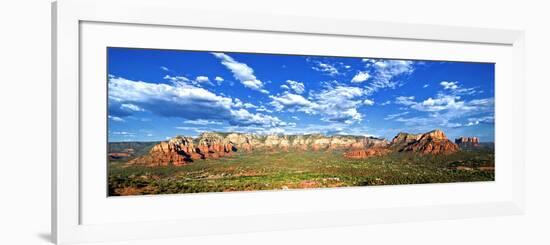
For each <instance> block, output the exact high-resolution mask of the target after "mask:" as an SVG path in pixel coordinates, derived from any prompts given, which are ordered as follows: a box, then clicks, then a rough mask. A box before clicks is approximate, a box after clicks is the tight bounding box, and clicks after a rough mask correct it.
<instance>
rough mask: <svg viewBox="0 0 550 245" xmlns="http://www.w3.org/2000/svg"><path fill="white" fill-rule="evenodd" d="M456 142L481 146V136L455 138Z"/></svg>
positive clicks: (461, 144)
mask: <svg viewBox="0 0 550 245" xmlns="http://www.w3.org/2000/svg"><path fill="white" fill-rule="evenodd" d="M455 143H456V144H457V145H459V146H479V138H477V137H460V138H456V139H455Z"/></svg>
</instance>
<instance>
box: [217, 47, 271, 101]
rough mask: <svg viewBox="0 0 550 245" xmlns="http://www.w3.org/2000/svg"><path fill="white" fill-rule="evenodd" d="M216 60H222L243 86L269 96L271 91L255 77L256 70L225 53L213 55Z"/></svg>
mask: <svg viewBox="0 0 550 245" xmlns="http://www.w3.org/2000/svg"><path fill="white" fill-rule="evenodd" d="M212 54H213V55H214V56H215V57H216V58H218V59H220V60H221V62H222V65H224V66H225V67H226V68H227V69H229V70H230V71H231V72H232V73H233V76H234V77H235V78H236V79H237V80H239V81H240V82H241V83H242V84H243V86H245V87H247V88H249V89H252V90H256V91H259V92H261V93H264V94H269V91H267V90H265V89H264V88H263V87H264V83H263V82H262V81H260V80H259V79H258V78H256V76H255V75H254V70H253V69H252V68H251V67H250V66H248V65H247V64H245V63H241V62H238V61H236V60H235V59H233V58H232V57H231V56H229V55H226V54H224V53H212Z"/></svg>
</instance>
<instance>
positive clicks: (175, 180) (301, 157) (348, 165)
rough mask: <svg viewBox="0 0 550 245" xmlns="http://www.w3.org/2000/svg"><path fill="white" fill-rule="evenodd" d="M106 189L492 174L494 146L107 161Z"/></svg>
mask: <svg viewBox="0 0 550 245" xmlns="http://www.w3.org/2000/svg"><path fill="white" fill-rule="evenodd" d="M108 171H109V180H108V181H109V195H111V196H113V195H141V194H173V193H197V192H223V191H248V190H273V189H287V188H289V189H296V188H323V187H341V186H371V185H399V184H421V183H449V182H471V181H493V180H494V178H495V177H494V176H495V175H494V154H493V151H492V150H480V151H462V152H458V153H454V154H451V155H424V156H422V155H417V154H412V153H393V154H390V155H386V156H381V157H372V158H368V159H361V160H353V159H346V158H344V156H343V154H342V152H339V151H326V152H324V151H320V152H313V151H310V152H298V151H296V152H293V151H291V152H277V153H271V152H260V151H254V152H251V153H235V154H234V155H233V156H231V157H224V158H220V159H207V160H197V161H195V162H193V163H192V164H189V165H185V166H177V167H176V166H168V167H145V166H135V165H127V164H124V162H117V161H111V162H109V166H108Z"/></svg>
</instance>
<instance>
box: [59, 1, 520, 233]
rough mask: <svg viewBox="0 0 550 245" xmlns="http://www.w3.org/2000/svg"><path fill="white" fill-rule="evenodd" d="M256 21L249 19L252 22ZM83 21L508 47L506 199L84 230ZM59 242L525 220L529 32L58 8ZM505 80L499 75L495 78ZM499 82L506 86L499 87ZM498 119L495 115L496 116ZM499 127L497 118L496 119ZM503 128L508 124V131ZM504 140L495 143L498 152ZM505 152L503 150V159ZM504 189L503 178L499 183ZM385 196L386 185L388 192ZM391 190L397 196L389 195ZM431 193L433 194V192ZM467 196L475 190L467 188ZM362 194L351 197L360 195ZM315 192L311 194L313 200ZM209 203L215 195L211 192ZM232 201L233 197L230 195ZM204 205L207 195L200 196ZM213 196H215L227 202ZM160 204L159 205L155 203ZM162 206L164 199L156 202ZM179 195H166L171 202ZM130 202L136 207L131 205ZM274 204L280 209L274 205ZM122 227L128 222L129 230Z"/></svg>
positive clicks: (90, 6)
mask: <svg viewBox="0 0 550 245" xmlns="http://www.w3.org/2000/svg"><path fill="white" fill-rule="evenodd" d="M252 19H253V20H254V21H250V20H252ZM83 23H111V24H112V23H114V24H124V25H131V26H138V27H139V26H144V27H145V26H148V27H151V26H153V27H155V26H163V27H173V28H193V29H211V30H224V31H244V32H265V33H274V34H276V33H287V34H293V35H294V34H296V35H316V36H337V37H342V38H346V37H349V38H379V39H388V40H410V41H430V42H432V41H433V42H438V43H442V45H444V44H445V43H448V44H449V45H451V44H456V43H465V44H476V45H488V46H503V47H506V49H507V50H509V51H510V52H511V53H510V55H509V56H506V57H510V60H509V62H510V66H509V68H510V69H507V71H506V72H508V73H509V75H510V77H509V78H507V79H508V80H501V81H507V82H506V83H503V82H500V84H501V86H505V87H503V89H501V90H500V91H501V92H499V89H498V87H497V91H496V97H497V104H498V103H499V102H498V101H499V96H500V100H501V101H506V100H508V101H511V99H512V98H511V97H510V93H507V92H502V91H514V98H513V102H514V103H509V104H506V105H507V109H506V110H505V111H504V112H502V113H503V114H506V118H509V119H510V120H509V121H510V122H508V124H507V125H508V126H507V128H506V132H507V133H508V136H507V137H508V138H507V139H508V141H507V143H502V144H508V145H509V146H510V147H513V149H514V151H513V152H512V151H510V152H508V153H507V154H509V157H507V160H508V161H509V162H510V163H511V164H510V166H509V178H507V179H506V183H505V184H506V185H504V186H505V187H502V188H504V189H502V188H501V189H500V190H501V191H502V192H503V193H502V195H499V196H498V197H495V198H493V199H491V200H484V201H481V199H479V200H474V199H472V200H464V201H462V202H455V203H453V202H451V203H444V204H442V203H437V202H433V203H432V204H430V205H426V204H423V205H419V204H417V205H412V204H411V205H407V204H402V205H392V206H388V207H386V208H373V207H370V208H357V207H354V208H349V207H348V208H347V209H343V208H342V209H338V207H336V208H334V209H332V210H314V211H312V212H303V211H300V212H298V211H297V212H274V211H273V210H272V211H269V212H271V213H269V212H268V211H266V213H263V214H259V213H258V214H247V215H244V214H242V215H232V216H222V215H215V216H209V217H206V216H204V217H201V216H197V217H192V218H188V219H182V218H181V217H180V218H175V219H169V220H167V219H161V220H151V221H132V220H123V219H120V222H104V223H102V222H94V223H93V224H86V223H85V222H82V208H83V199H84V198H83V197H84V196H85V195H86V192H83V188H82V176H83V175H84V173H83V172H82V168H81V165H80V163H81V161H82V155H81V154H80V153H81V151H82V139H81V137H80V136H81V131H82V117H81V116H82V114H83V113H84V112H83V111H82V105H81V97H80V96H81V94H82V90H81V84H80V81H81V80H82V79H83V78H82V74H81V72H80V71H81V69H82V68H83V67H82V64H81V62H82V57H81V54H82V53H81V52H82V50H81V46H82V41H83V39H82V38H83V37H82V25H83ZM52 30H53V33H52V38H53V40H52V44H53V47H52V57H53V58H52V59H53V61H52V64H54V65H53V66H52V84H53V86H52V113H53V115H52V127H53V128H52V193H53V194H52V237H53V239H54V241H55V242H56V243H58V244H66V243H76V242H94V241H115V240H128V239H153V238H167V237H181V236H193V235H208V234H224V233H236V232H252V231H269V230H280V229H299V228H315V227H327V226H343V225H359V224H377V223H392V222H408V221H420V220H437V219H454V218H466V217H482V216H495V215H513V214H521V213H523V212H524V207H525V205H524V202H525V201H524V183H525V180H524V176H525V175H524V168H525V166H524V164H525V161H524V159H525V157H524V154H525V153H524V143H525V140H524V125H525V124H524V116H523V115H524V106H525V102H524V101H525V98H524V97H523V96H524V90H525V88H524V80H523V79H524V78H523V76H524V33H523V32H522V31H519V30H497V29H484V28H471V27H451V26H439V25H425V24H422V25H420V24H407V23H388V22H376V21H364V20H344V19H331V18H311V17H302V16H276V15H263V14H260V13H252V12H239V13H237V12H225V11H221V10H208V11H206V10H196V9H193V4H192V3H189V2H183V1H177V0H164V1H148V0H132V1H108V0H99V1H98V0H95V1H94V0H61V1H57V2H54V3H53V5H52ZM498 79H499V77H498V76H497V80H498ZM497 83H499V82H498V81H497ZM498 113H499V111H498V110H497V114H498ZM496 124H497V127H498V124H499V119H498V116H497V122H496ZM503 125H504V124H503ZM499 138H500V139H502V137H499V134H497V136H496V144H497V145H498V144H500V141H499ZM497 154H498V152H497ZM497 181H499V180H498V178H497ZM382 188H384V187H382ZM390 188H391V189H390ZM430 188H431V189H430ZM437 188H448V187H445V186H443V187H434V186H431V187H429V186H428V187H421V188H419V189H418V190H414V191H427V192H429V193H432V194H433V193H434V192H432V191H437V190H436V189H437ZM465 188H476V186H470V187H465ZM408 189H417V188H416V187H389V188H388V189H377V191H378V192H386V191H388V192H389V191H393V192H399V191H407V190H408ZM336 190H337V189H333V190H326V191H325V190H323V191H316V190H314V191H313V192H315V193H316V194H315V195H317V196H319V195H320V196H325V197H327V196H328V197H330V195H335V193H336V192H335V191H336ZM357 190H358V189H345V191H344V192H349V193H351V194H353V192H356V191H357ZM313 192H312V191H310V192H308V193H309V194H311V193H313ZM302 194H303V193H301V192H299V191H298V192H288V193H285V194H278V193H277V192H268V193H266V192H263V193H248V194H247V195H261V196H264V197H266V198H269V197H271V198H273V197H277V198H283V199H285V198H286V199H288V198H293V196H299V195H302ZM206 195H209V194H206ZM223 195H225V196H223V198H225V199H229V197H230V196H231V195H237V196H238V195H240V196H239V197H245V196H244V195H243V194H240V193H235V194H223ZM202 197H204V196H202ZM220 197H221V196H220V195H219V194H218V195H217V196H213V197H212V198H220ZM151 198H155V197H151ZM159 198H160V197H159ZM178 198H179V197H177V196H176V197H174V196H171V197H168V198H164V197H163V202H165V203H167V202H172V201H175V200H177V199H178ZM127 202H131V201H127ZM273 205H276V204H275V203H274V204H273ZM123 221H124V222H123Z"/></svg>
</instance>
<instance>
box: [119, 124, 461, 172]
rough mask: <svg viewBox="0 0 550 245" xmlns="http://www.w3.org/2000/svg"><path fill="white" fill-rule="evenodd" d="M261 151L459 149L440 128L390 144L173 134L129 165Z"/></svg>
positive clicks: (357, 155) (358, 154)
mask: <svg viewBox="0 0 550 245" xmlns="http://www.w3.org/2000/svg"><path fill="white" fill-rule="evenodd" d="M254 150H264V151H290V150H293V151H308V150H311V151H331V150H343V151H345V153H344V156H346V157H348V158H352V159H361V158H367V157H372V156H382V155H385V154H388V153H391V152H414V153H419V154H450V153H454V152H456V151H458V150H459V148H458V146H457V145H456V144H454V143H453V142H451V141H450V140H448V139H447V137H446V136H445V134H444V133H443V132H442V131H441V130H434V131H431V132H428V133H425V134H407V133H399V134H398V135H397V136H395V137H394V138H393V140H392V141H391V143H388V142H387V141H386V140H384V139H379V138H374V137H364V136H348V135H346V136H343V135H335V136H330V137H329V136H324V135H321V134H309V135H256V134H241V133H229V134H227V133H213V132H208V133H202V134H201V135H199V137H197V138H192V137H185V136H176V137H174V138H172V139H170V140H168V141H163V142H160V143H158V144H157V145H155V146H153V147H152V148H151V150H150V151H149V153H148V154H146V155H144V156H141V157H137V158H135V159H133V160H131V161H129V162H128V163H129V164H139V165H146V166H168V165H175V166H179V165H185V164H188V163H191V162H193V161H195V160H199V159H216V158H220V157H224V156H230V155H232V154H233V152H237V151H242V152H249V151H254Z"/></svg>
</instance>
